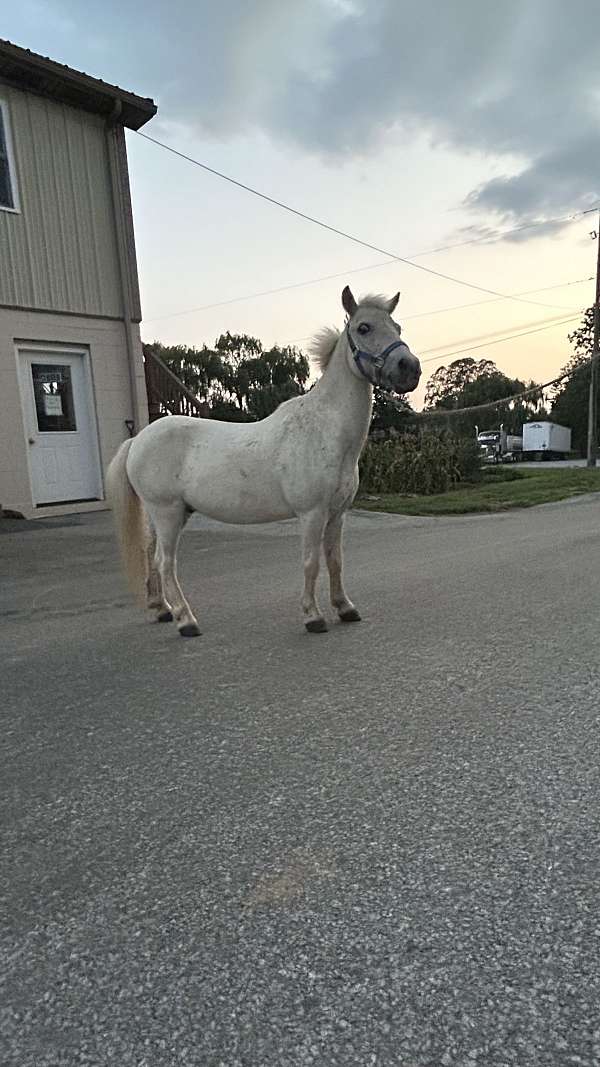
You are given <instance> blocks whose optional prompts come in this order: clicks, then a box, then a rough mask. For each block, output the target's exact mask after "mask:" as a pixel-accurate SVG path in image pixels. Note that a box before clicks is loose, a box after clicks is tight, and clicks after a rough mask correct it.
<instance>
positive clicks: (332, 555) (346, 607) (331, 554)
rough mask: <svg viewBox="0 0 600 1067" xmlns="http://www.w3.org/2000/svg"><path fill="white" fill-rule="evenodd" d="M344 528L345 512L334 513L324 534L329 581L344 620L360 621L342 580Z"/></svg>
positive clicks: (338, 609)
mask: <svg viewBox="0 0 600 1067" xmlns="http://www.w3.org/2000/svg"><path fill="white" fill-rule="evenodd" d="M343 528H344V514H343V512H342V514H341V515H334V516H333V518H331V519H330V520H329V522H328V523H327V526H326V527H325V533H324V535H323V547H324V549H325V561H326V563H327V569H328V571H329V583H330V588H331V603H332V604H333V606H334V608H335V609H336V611H337V613H338V615H339V617H340V619H341V621H342V622H360V614H359V612H358V611H357V610H356V608H355V607H354V604H353V603H352V601H351V600H350V599H349V598H348V597H347V596H346V591H345V589H344V585H343V582H342V562H343V559H342V532H343Z"/></svg>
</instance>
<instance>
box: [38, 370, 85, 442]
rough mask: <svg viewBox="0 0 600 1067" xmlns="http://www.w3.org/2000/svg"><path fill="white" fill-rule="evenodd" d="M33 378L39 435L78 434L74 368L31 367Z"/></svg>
mask: <svg viewBox="0 0 600 1067" xmlns="http://www.w3.org/2000/svg"><path fill="white" fill-rule="evenodd" d="M31 376H32V378H33V392H34V394H35V410H36V413H37V424H38V430H39V431H40V433H52V432H53V431H59V432H60V433H65V432H68V431H73V430H76V429H77V423H76V422H75V408H74V405H73V386H72V384H71V368H70V367H69V366H67V365H65V366H58V365H57V364H55V363H32V365H31Z"/></svg>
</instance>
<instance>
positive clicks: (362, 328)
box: [358, 322, 371, 333]
mask: <svg viewBox="0 0 600 1067" xmlns="http://www.w3.org/2000/svg"><path fill="white" fill-rule="evenodd" d="M370 329H371V327H370V326H369V323H368V322H361V324H360V326H359V327H358V332H359V333H368V332H369V330H370Z"/></svg>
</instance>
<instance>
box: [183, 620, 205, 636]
mask: <svg viewBox="0 0 600 1067" xmlns="http://www.w3.org/2000/svg"><path fill="white" fill-rule="evenodd" d="M179 633H180V634H181V636H182V637H200V633H201V630H200V627H199V626H198V624H197V623H195V622H186V623H184V625H183V626H180V627H179Z"/></svg>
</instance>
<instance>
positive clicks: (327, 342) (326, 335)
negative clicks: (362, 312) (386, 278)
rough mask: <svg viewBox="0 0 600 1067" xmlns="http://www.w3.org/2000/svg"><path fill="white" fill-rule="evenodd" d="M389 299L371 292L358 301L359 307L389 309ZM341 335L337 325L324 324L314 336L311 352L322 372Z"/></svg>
mask: <svg viewBox="0 0 600 1067" xmlns="http://www.w3.org/2000/svg"><path fill="white" fill-rule="evenodd" d="M388 305H389V299H388V297H386V296H381V294H380V293H369V294H367V296H363V297H361V298H360V300H359V301H358V307H359V308H360V307H375V308H380V309H381V311H387V310H388ZM340 336H341V330H338V329H336V327H335V326H324V327H323V329H322V330H319V331H318V332H317V333H316V334H315V335H314V337H313V339H312V341H311V342H310V345H309V352H310V354H311V356H312V358H313V359H314V361H315V363H316V364H317V366H318V368H319V370H320V371H321V373H323V371H324V370H325V368H326V367H327V365H328V363H329V361H330V359H331V357H332V355H333V353H334V351H335V346H336V345H337V343H338V341H339V339H340Z"/></svg>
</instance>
